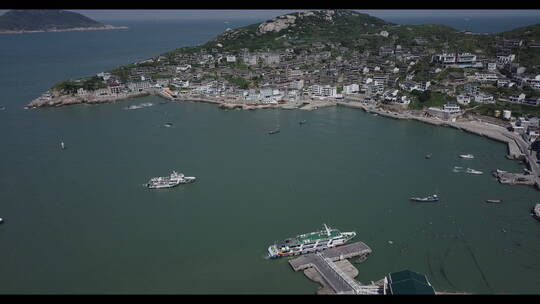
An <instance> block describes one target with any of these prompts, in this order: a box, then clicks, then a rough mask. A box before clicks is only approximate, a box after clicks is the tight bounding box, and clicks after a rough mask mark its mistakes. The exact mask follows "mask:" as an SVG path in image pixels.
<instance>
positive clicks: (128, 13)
mask: <svg viewBox="0 0 540 304" xmlns="http://www.w3.org/2000/svg"><path fill="white" fill-rule="evenodd" d="M66 10H70V11H74V12H77V13H80V14H83V15H85V16H87V17H90V18H92V19H96V20H97V21H109V20H118V21H121V20H156V19H159V20H167V19H178V18H182V19H185V20H190V19H191V20H193V19H198V20H205V19H206V20H210V19H214V18H219V19H227V18H243V17H245V18H247V19H271V18H273V17H275V16H279V15H283V14H286V13H290V12H297V11H306V10H308V9H306V10H298V9H297V10H291V9H285V10H275V9H266V10H263V9H258V10H253V9H245V10H242V9H235V10H225V9H220V10H188V9H184V10H181V9H174V10H163V9H160V10H158V9H156V10H143V9H139V10H133V9H132V10H123V9H116V10H111V9H103V10H96V9H90V10H81V9H66ZM6 11H7V10H6V9H0V14H3V13H5V12H6ZM357 11H359V12H363V13H368V14H370V15H372V16H375V17H379V18H383V19H384V17H385V16H386V17H392V16H404V15H408V16H422V15H429V16H435V15H440V16H456V15H459V16H463V17H470V16H500V15H507V16H511V15H513V16H519V15H529V16H530V15H539V16H540V10H502V9H498V10H455V9H454V10H443V9H436V10H433V9H427V10H419V9H411V10H393V9H383V10H374V9H369V10H362V9H358V10H357Z"/></svg>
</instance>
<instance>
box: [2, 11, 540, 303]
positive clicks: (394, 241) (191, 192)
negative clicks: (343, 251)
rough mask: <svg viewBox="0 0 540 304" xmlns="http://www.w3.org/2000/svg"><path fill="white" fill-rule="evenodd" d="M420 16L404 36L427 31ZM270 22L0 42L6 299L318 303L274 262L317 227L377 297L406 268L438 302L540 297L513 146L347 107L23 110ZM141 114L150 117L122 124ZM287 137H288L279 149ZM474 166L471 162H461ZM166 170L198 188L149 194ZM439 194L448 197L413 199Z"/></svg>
mask: <svg viewBox="0 0 540 304" xmlns="http://www.w3.org/2000/svg"><path fill="white" fill-rule="evenodd" d="M414 18H417V19H414ZM414 18H413V19H408V20H405V21H404V20H402V21H400V22H403V24H418V23H422V22H423V21H422V20H426V23H433V22H434V21H433V20H431V19H429V18H427V17H426V18H425V19H421V18H422V17H414ZM418 18H420V19H418ZM449 18H450V17H449ZM459 18H461V17H456V18H454V19H452V20H453V21H452V22H454V23H453V24H450V25H453V26H455V27H458V24H461V25H463V26H465V25H466V24H465V23H466V22H467V24H468V26H472V25H474V24H477V25H478V31H480V32H481V31H485V30H487V29H489V28H492V29H497V30H499V29H500V27H499V28H497V26H498V25H501V24H506V25H507V29H510V28H512V27H516V26H522V25H523V24H521V23H520V22H522V21H523V17H520V18H518V20H512V21H510V20H506V19H504V20H502V19H497V18H493V19H482V21H481V22H480V21H478V22H477V23H476V21H473V20H474V18H473V17H470V18H471V20H469V21H466V22H465V21H464V20H463V18H461V19H459ZM500 18H506V17H500ZM535 18H536V19H534V18H533V17H531V19H530V21H531V22H530V23H536V22H540V16H536V17H535ZM458 19H459V20H458ZM533 19H534V20H533ZM263 20H264V19H263ZM263 20H254V19H247V18H239V19H234V20H233V19H230V18H229V19H227V20H222V19H220V18H219V17H216V18H215V19H214V20H165V21H159V20H150V21H134V20H131V21H129V20H128V21H125V20H124V21H122V22H116V23H115V22H109V23H111V24H113V25H126V26H128V27H129V29H128V30H110V31H84V32H58V33H32V34H16V35H0V67H1V68H0V91H1V92H2V94H1V96H0V105H3V106H5V110H3V111H0V130H1V131H2V134H1V135H0V136H1V141H0V217H1V218H3V219H4V222H3V224H1V225H0V269H1V271H0V293H1V294H134V293H136V294H165V293H166V294H314V293H315V292H316V290H317V289H318V288H319V287H318V286H319V285H318V284H317V283H315V282H313V281H310V280H309V279H307V278H306V277H305V276H304V274H303V273H301V272H294V271H293V270H292V268H291V267H290V266H289V264H288V261H287V259H277V260H269V259H267V258H266V254H267V248H268V246H269V245H271V244H273V243H274V242H275V241H277V240H280V239H284V238H287V237H290V236H295V235H297V234H300V233H306V232H311V231H315V230H319V229H322V226H323V223H325V224H327V225H330V226H331V227H334V228H337V229H340V230H342V231H355V232H356V233H357V236H356V238H355V240H357V241H362V242H364V243H366V244H367V245H368V246H369V247H370V248H371V249H372V251H373V253H372V254H371V256H370V257H369V258H368V259H367V260H366V261H364V262H362V263H357V262H355V261H352V262H353V264H354V265H355V266H356V267H357V268H358V270H359V275H358V277H357V279H358V280H359V281H360V282H363V283H366V284H369V283H370V282H371V281H377V280H379V279H382V278H383V277H384V276H385V275H387V274H388V273H391V272H396V271H401V270H405V269H409V270H412V271H416V272H419V273H422V274H425V275H426V276H427V277H428V279H429V281H430V282H431V284H432V285H433V286H434V288H435V289H436V290H438V291H452V292H466V293H474V294H493V293H497V294H498V293H510V294H522V293H523V294H535V293H539V292H540V275H539V273H540V260H539V259H538V257H539V256H540V222H538V221H535V220H534V219H533V218H532V217H531V215H530V209H531V208H532V207H533V206H534V204H536V203H539V202H540V192H538V191H537V190H535V189H533V188H531V187H526V186H509V185H502V184H499V183H498V182H497V181H496V179H495V178H494V177H492V176H491V174H490V171H491V170H494V169H502V170H509V171H517V172H520V171H521V170H522V169H523V165H522V164H520V163H519V162H518V161H512V160H508V159H506V158H505V155H506V154H507V147H506V145H505V144H502V143H499V142H496V141H492V140H489V139H487V138H484V137H479V136H475V135H472V134H468V133H465V132H462V131H459V130H455V129H451V128H444V127H435V126H431V125H426V124H423V123H420V122H415V121H400V120H393V119H387V118H383V117H380V116H373V115H371V114H368V113H365V112H363V111H360V110H356V109H350V108H343V107H331V108H323V109H319V110H316V111H301V110H294V111H290V110H289V111H287V110H256V111H241V110H228V111H226V110H220V109H218V108H217V107H216V106H215V105H212V104H205V103H195V102H190V101H182V102H170V101H167V100H164V99H161V98H159V97H156V96H152V97H142V98H136V99H131V100H126V101H121V102H116V103H111V104H103V105H74V106H68V107H60V108H42V109H32V110H25V109H23V106H24V105H26V104H27V103H29V102H30V101H31V100H32V99H34V98H36V97H37V96H39V95H40V94H41V93H43V92H44V91H46V90H47V89H49V88H50V87H51V86H52V85H53V84H55V83H56V82H58V81H61V80H65V79H76V78H79V77H83V76H88V75H93V74H96V73H99V72H102V71H105V70H108V69H111V68H114V67H116V66H119V65H123V64H128V63H132V62H136V61H140V60H144V59H147V58H150V57H152V56H156V55H159V54H161V53H163V52H166V51H169V50H171V49H174V48H177V47H182V46H188V45H195V44H200V43H203V42H205V41H207V40H209V39H211V38H213V37H215V36H216V35H218V34H219V33H220V32H222V31H224V30H225V29H226V28H229V27H231V28H234V27H238V26H243V25H247V24H251V23H254V22H260V21H263ZM389 21H393V22H396V20H389ZM437 21H441V22H442V20H437ZM533 21H534V22H533ZM445 22H446V21H445ZM448 23H450V21H448ZM489 24H491V25H493V27H491V26H490V25H489ZM475 26H476V25H475ZM469 30H474V29H469ZM142 103H152V104H153V106H151V107H144V108H140V109H136V110H126V109H125V108H126V107H128V106H130V105H139V104H142ZM302 120H306V123H305V124H302V125H300V124H299V121H302ZM166 122H169V123H172V126H171V127H165V126H164V123H166ZM276 125H279V126H280V129H281V133H279V134H275V135H268V131H269V130H273V129H274V128H275V127H276ZM61 142H64V143H65V146H66V149H65V150H62V149H61V148H60V143H61ZM428 153H431V154H432V157H431V159H426V158H425V155H426V154H428ZM466 153H472V154H474V155H475V158H474V159H472V160H465V159H461V158H459V157H458V155H459V154H466ZM455 166H460V167H463V168H473V169H475V170H480V171H483V172H484V174H483V175H470V174H465V173H463V172H454V171H453V168H454V167H455ZM172 170H176V171H179V172H183V173H184V174H186V175H188V176H196V177H197V181H196V182H195V183H193V184H188V185H181V186H179V187H176V188H172V189H165V190H160V191H155V190H154V191H153V190H149V189H147V188H145V187H144V186H143V184H144V183H146V182H147V181H148V179H150V178H151V177H154V176H164V175H168V174H169V173H170V172H171V171H172ZM429 194H438V195H439V196H440V197H441V200H440V201H439V202H437V203H415V202H412V201H410V200H409V198H410V197H412V196H427V195H429ZM487 199H501V200H503V203H502V204H488V203H486V202H485V200H487Z"/></svg>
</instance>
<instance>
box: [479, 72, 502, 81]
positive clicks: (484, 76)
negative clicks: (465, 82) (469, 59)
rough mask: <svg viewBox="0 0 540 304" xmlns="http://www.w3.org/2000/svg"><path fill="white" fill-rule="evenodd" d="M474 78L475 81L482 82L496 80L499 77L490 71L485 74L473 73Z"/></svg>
mask: <svg viewBox="0 0 540 304" xmlns="http://www.w3.org/2000/svg"><path fill="white" fill-rule="evenodd" d="M474 79H476V80H477V81H482V82H485V81H497V80H498V79H499V76H497V74H492V73H486V74H484V73H475V75H474Z"/></svg>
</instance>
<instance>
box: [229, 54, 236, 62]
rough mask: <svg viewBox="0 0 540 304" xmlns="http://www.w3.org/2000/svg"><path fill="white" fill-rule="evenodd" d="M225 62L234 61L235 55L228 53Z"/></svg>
mask: <svg viewBox="0 0 540 304" xmlns="http://www.w3.org/2000/svg"><path fill="white" fill-rule="evenodd" d="M227 62H236V56H234V55H228V56H227Z"/></svg>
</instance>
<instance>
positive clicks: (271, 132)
mask: <svg viewBox="0 0 540 304" xmlns="http://www.w3.org/2000/svg"><path fill="white" fill-rule="evenodd" d="M279 132H280V131H279V129H275V130H272V131H270V132H268V134H270V135H272V134H277V133H279Z"/></svg>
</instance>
